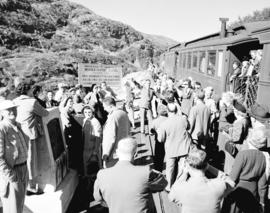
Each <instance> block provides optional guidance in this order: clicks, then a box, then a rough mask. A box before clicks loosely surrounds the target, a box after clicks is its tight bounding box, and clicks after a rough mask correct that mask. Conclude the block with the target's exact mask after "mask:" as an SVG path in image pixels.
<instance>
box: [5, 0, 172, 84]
mask: <svg viewBox="0 0 270 213" xmlns="http://www.w3.org/2000/svg"><path fill="white" fill-rule="evenodd" d="M174 43H176V42H174V41H173V40H171V39H167V38H164V37H161V36H151V35H147V34H143V33H141V32H139V31H136V30H135V29H133V28H132V27H130V26H128V25H126V24H123V23H120V22H117V21H113V20H110V19H106V18H104V17H101V16H99V15H97V14H95V13H94V12H93V11H91V10H89V9H87V8H85V7H83V6H81V5H78V4H75V3H71V2H68V1H65V0H42V1H41V0H0V57H1V58H2V61H3V60H4V61H8V63H6V62H5V63H4V64H5V65H4V66H3V65H2V67H4V70H5V71H6V72H9V73H12V75H13V76H16V75H25V73H27V75H31V77H35V80H37V81H44V80H48V79H49V78H52V77H53V76H54V77H55V76H63V75H64V74H72V75H77V63H81V62H85V63H102V64H118V65H121V66H123V69H124V72H126V73H127V72H132V71H136V70H141V69H145V68H146V67H147V66H148V63H149V62H150V61H155V60H156V58H157V56H159V55H160V54H161V53H162V52H163V51H164V50H166V48H167V47H168V46H170V45H172V44H174ZM17 58H20V60H21V61H23V62H22V63H20V60H17ZM14 61H16V63H17V64H18V63H19V65H17V64H15V65H14ZM0 62H1V59H0ZM2 64H3V63H2ZM18 67H19V68H18Z"/></svg>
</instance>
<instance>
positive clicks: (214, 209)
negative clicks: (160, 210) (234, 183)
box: [169, 176, 227, 213]
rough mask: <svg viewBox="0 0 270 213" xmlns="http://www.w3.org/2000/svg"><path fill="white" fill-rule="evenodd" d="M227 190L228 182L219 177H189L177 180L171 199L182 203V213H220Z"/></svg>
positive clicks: (170, 195)
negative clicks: (185, 179)
mask: <svg viewBox="0 0 270 213" xmlns="http://www.w3.org/2000/svg"><path fill="white" fill-rule="evenodd" d="M226 191H227V187H226V184H225V182H224V181H223V180H221V179H219V178H214V179H207V178H206V177H203V176H202V177H200V178H193V177H191V178H189V179H188V180H187V181H178V182H176V183H175V184H174V185H173V187H172V189H171V192H170V194H169V199H170V200H171V201H174V202H176V203H178V204H182V209H181V210H182V211H181V212H182V213H198V212H205V213H219V212H220V203H221V201H222V198H223V197H224V195H225V193H226Z"/></svg>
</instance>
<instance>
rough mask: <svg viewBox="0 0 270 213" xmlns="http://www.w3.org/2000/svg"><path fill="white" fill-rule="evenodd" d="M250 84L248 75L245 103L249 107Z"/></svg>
mask: <svg viewBox="0 0 270 213" xmlns="http://www.w3.org/2000/svg"><path fill="white" fill-rule="evenodd" d="M249 86H250V76H248V77H247V80H246V91H245V99H244V105H245V107H246V108H248V92H249Z"/></svg>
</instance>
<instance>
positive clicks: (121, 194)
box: [94, 161, 167, 213]
mask: <svg viewBox="0 0 270 213" xmlns="http://www.w3.org/2000/svg"><path fill="white" fill-rule="evenodd" d="M166 184H167V182H166V181H165V179H164V177H163V175H162V174H161V173H159V172H155V171H153V170H150V168H149V166H134V165H132V164H131V163H130V162H129V161H119V162H118V163H117V164H116V165H115V166H114V167H111V168H109V169H103V170H100V171H99V172H98V174H97V179H96V182H95V185H94V198H95V200H97V201H105V202H106V203H107V205H108V207H109V211H110V213H150V212H153V209H154V208H151V207H153V202H151V201H152V200H151V194H150V192H157V191H162V190H163V189H164V188H165V186H166Z"/></svg>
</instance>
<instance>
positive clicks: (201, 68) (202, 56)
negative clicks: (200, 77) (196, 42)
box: [199, 51, 206, 73]
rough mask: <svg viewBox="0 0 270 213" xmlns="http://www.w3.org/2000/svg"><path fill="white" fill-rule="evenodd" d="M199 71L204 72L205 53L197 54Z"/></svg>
mask: <svg viewBox="0 0 270 213" xmlns="http://www.w3.org/2000/svg"><path fill="white" fill-rule="evenodd" d="M199 71H200V72H202V73H205V72H206V54H205V51H200V52H199Z"/></svg>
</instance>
